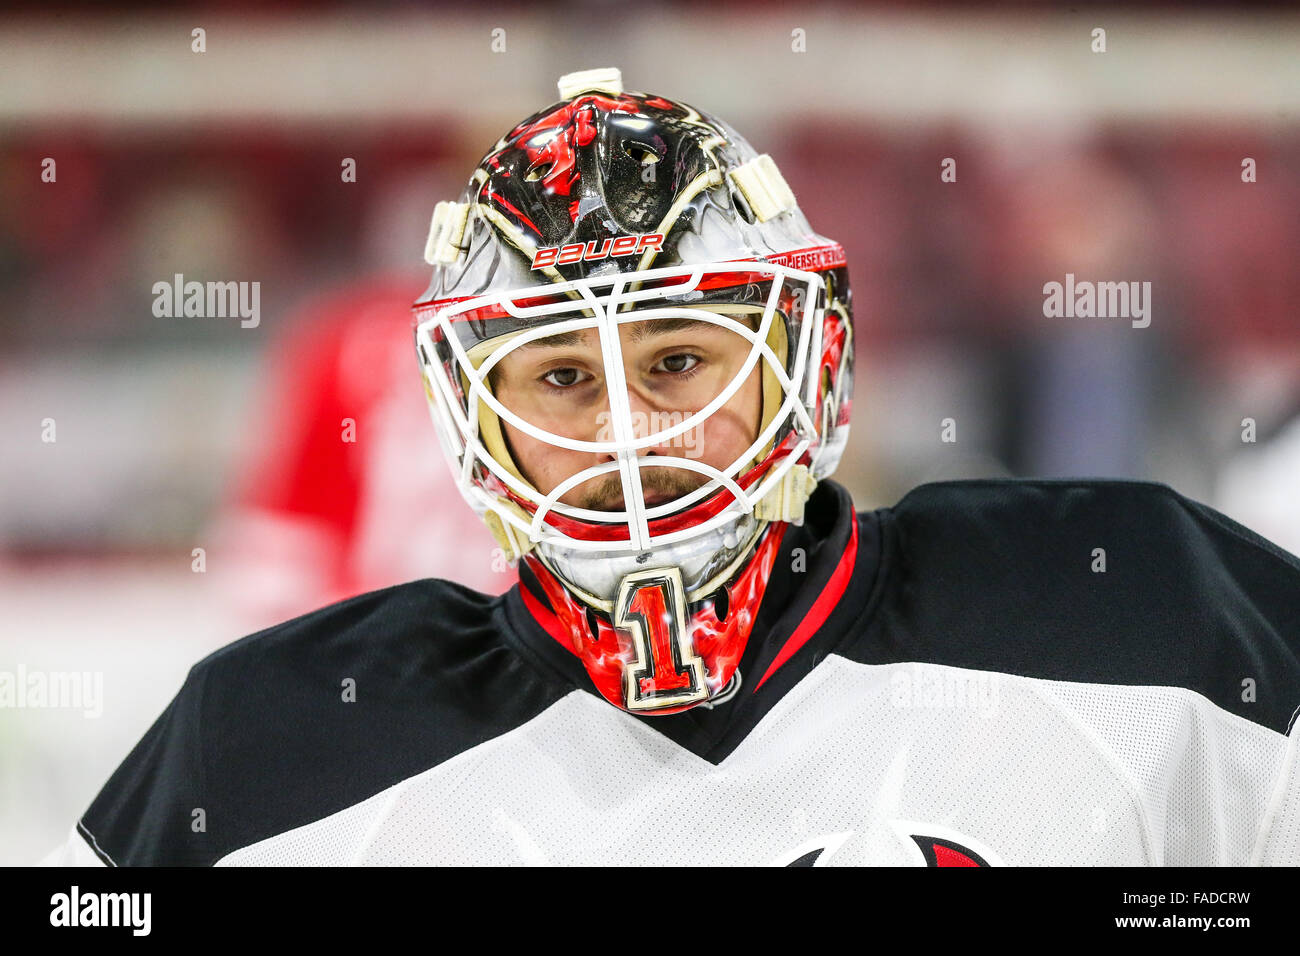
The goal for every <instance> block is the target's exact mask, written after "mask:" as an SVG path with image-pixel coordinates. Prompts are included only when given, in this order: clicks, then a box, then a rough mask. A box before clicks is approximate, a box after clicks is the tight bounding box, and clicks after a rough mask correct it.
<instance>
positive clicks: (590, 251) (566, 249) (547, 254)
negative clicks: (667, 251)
mask: <svg viewBox="0 0 1300 956" xmlns="http://www.w3.org/2000/svg"><path fill="white" fill-rule="evenodd" d="M663 246H664V237H663V233H661V232H647V233H645V234H644V235H640V236H619V237H618V238H617V239H614V238H609V239H606V240H605V241H604V242H602V243H599V244H597V242H596V240H595V239H592V240H591V241H590V242H588V243H586V244H583V243H581V242H572V243H569V245H567V246H547V247H546V248H545V249H538V250H537V253H536V255H534V256H533V268H534V269H544V268H546V267H547V266H568V265H572V264H573V263H575V262H584V261H585V262H596V261H598V260H600V259H606V258H609V257H611V256H617V257H622V256H632V255H636V254H638V253H642V252H645V251H646V250H647V249H654V250H655V251H656V252H658V251H659V250H661V249H663Z"/></svg>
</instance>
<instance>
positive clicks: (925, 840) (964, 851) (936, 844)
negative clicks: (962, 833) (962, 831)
mask: <svg viewBox="0 0 1300 956" xmlns="http://www.w3.org/2000/svg"><path fill="white" fill-rule="evenodd" d="M911 837H912V839H913V840H915V841H916V845H917V846H919V847H920V848H921V855H922V856H924V857H925V865H926V866H988V863H987V862H985V860H984V857H982V856H980V855H979V854H978V853H976V852H975V851H974V850H972V849H970V848H969V847H964V846H962V845H961V844H960V843H954V842H952V841H951V840H941V839H939V838H938V837H931V836H919V835H918V834H915V833H913V834H911Z"/></svg>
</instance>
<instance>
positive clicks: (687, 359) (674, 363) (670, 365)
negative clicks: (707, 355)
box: [659, 352, 700, 375]
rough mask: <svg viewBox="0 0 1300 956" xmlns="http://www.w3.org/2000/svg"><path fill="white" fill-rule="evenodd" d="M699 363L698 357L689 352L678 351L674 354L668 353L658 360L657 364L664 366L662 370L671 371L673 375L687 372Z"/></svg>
mask: <svg viewBox="0 0 1300 956" xmlns="http://www.w3.org/2000/svg"><path fill="white" fill-rule="evenodd" d="M699 364H700V360H699V358H698V357H697V356H694V355H692V354H691V353H689V352H679V353H677V354H676V355H668V356H665V357H664V358H662V359H660V360H659V365H662V366H664V371H665V372H671V373H673V374H674V375H679V374H681V373H682V372H689V371H690V370H691V369H693V368H695V366H697V365H699Z"/></svg>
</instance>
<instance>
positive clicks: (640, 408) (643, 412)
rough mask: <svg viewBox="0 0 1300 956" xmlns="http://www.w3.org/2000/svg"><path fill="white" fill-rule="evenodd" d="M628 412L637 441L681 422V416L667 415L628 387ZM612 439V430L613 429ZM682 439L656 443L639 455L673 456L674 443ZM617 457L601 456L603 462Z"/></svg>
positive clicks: (638, 452) (631, 387)
mask: <svg viewBox="0 0 1300 956" xmlns="http://www.w3.org/2000/svg"><path fill="white" fill-rule="evenodd" d="M627 398H628V412H629V414H630V418H631V424H632V436H633V437H634V438H637V439H642V438H645V437H647V436H649V435H653V434H655V433H656V432H662V431H664V430H666V429H668V428H670V427H672V426H673V425H675V424H677V423H678V422H679V421H680V416H672V415H669V414H667V413H666V412H665V411H664V410H663V409H662V408H661V407H659V405H658V404H656V403H655V402H653V401H651V400H649V399H647V398H646V397H645V396H643V395H642V394H641V393H640V392H639V391H638V390H637V389H636V388H635V387H633V386H632V385H630V384H629V386H628V395H627ZM611 437H613V436H612V429H611ZM680 440H681V439H680V438H665V439H661V440H660V441H658V442H656V443H654V444H653V445H649V446H645V447H642V448H638V449H637V454H638V455H672V454H674V452H673V450H672V449H673V443H674V441H680ZM617 457H618V456H617V455H615V454H613V453H605V454H602V455H601V460H602V461H615V460H616V459H617Z"/></svg>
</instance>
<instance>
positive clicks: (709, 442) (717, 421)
mask: <svg viewBox="0 0 1300 956" xmlns="http://www.w3.org/2000/svg"><path fill="white" fill-rule="evenodd" d="M762 402H763V388H762V373H761V372H760V371H759V370H758V369H757V368H756V369H755V370H754V371H753V373H752V374H751V375H750V376H749V379H748V380H747V381H746V382H745V384H744V385H742V386H741V387H740V388H739V389H738V390H737V391H736V394H735V395H733V396H731V400H730V401H729V402H727V404H726V405H724V406H722V408H720V409H718V410H717V411H716V412H714V413H713V414H712V415H711V416H710V417H709V419H708V420H707V421H706V422H705V423H704V426H703V428H702V432H703V436H704V441H705V442H706V444H705V454H704V458H705V460H706V461H708V463H709V464H711V465H714V466H716V467H724V466H726V465H729V464H731V462H732V461H734V460H735V459H736V458H737V457H739V455H740V453H741V452H743V451H744V450H745V449H746V448H748V447H749V446H750V445H751V444H753V442H754V439H755V438H757V437H758V429H759V425H760V424H761V418H762V411H763V407H762Z"/></svg>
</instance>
